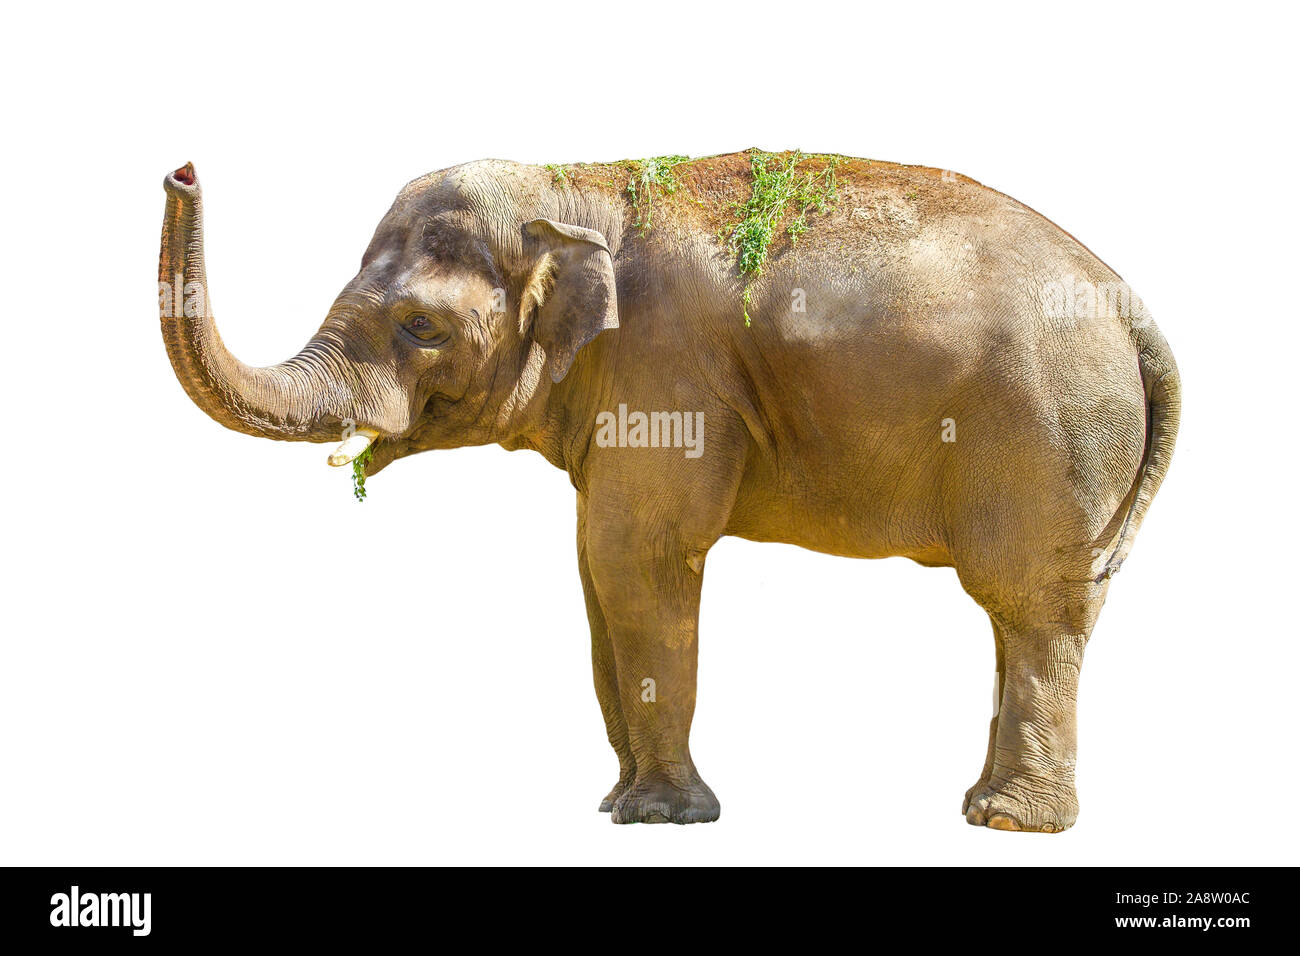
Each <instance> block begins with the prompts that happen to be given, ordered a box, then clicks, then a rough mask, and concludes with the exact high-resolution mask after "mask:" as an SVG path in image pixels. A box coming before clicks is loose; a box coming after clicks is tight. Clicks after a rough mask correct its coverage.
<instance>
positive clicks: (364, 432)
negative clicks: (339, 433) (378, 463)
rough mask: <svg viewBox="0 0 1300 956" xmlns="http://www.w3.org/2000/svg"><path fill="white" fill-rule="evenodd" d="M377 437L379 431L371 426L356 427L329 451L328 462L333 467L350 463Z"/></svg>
mask: <svg viewBox="0 0 1300 956" xmlns="http://www.w3.org/2000/svg"><path fill="white" fill-rule="evenodd" d="M378 438H379V432H377V431H375V430H374V429H373V428H358V429H357V430H356V431H355V432H353V433H352V434H351V435H349V436H348V437H347V438H345V439H343V441H342V442H340V443H339V446H338V447H337V448H335V449H334V451H333V452H331V453H330V457H329V463H330V464H331V465H333V466H334V467H335V468H338V467H340V466H342V465H350V464H351V463H352V462H353V460H354V459H356V458H357V457H359V456H360V455H361V454H363V453H364V452H365V450H366V449H367V448H369V447H370V446H371V445H373V444H374V443H375V441H376V440H377V439H378Z"/></svg>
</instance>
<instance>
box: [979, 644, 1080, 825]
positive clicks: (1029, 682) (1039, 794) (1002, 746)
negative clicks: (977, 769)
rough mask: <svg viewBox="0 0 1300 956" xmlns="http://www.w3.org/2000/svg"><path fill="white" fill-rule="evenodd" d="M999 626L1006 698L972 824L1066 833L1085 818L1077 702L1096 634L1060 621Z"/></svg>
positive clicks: (980, 784) (1003, 689) (1001, 707)
mask: <svg viewBox="0 0 1300 956" xmlns="http://www.w3.org/2000/svg"><path fill="white" fill-rule="evenodd" d="M999 624H1000V627H1001V630H1002V663H1003V668H1002V674H1003V678H1002V700H1001V706H1000V708H999V713H998V718H997V721H996V729H995V732H994V739H993V750H992V766H991V767H990V768H989V770H988V773H987V776H986V777H985V779H983V780H982V781H981V782H980V783H979V784H977V785H976V786H975V788H974V789H973V790H972V792H971V794H970V797H969V801H968V805H967V810H966V821H967V822H968V823H971V824H974V825H976V826H988V827H993V828H995V829H999V830H1034V831H1041V832H1048V833H1052V832H1059V831H1061V830H1064V829H1066V828H1068V827H1069V826H1070V825H1071V824H1073V823H1074V820H1075V817H1076V816H1078V813H1079V802H1078V798H1077V796H1076V795H1075V789H1074V765H1075V750H1076V736H1075V701H1076V698H1077V695H1078V689H1079V670H1080V667H1081V666H1082V664H1083V649H1084V645H1085V644H1086V643H1087V640H1088V630H1089V629H1090V628H1084V627H1079V626H1072V625H1070V624H1068V623H1066V622H1063V621H1056V620H1053V621H1051V622H1050V623H1033V624H1030V623H1015V624H1013V623H1010V622H1007V621H1006V620H1001V621H1000V622H999Z"/></svg>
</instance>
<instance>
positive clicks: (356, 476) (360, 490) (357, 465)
mask: <svg viewBox="0 0 1300 956" xmlns="http://www.w3.org/2000/svg"><path fill="white" fill-rule="evenodd" d="M374 455H375V446H374V445H367V446H366V450H365V451H363V452H362V453H361V454H359V455H357V457H356V458H353V459H352V494H353V496H354V497H355V498H356V499H357V501H365V500H366V465H367V464H369V463H370V459H371V458H373V457H374Z"/></svg>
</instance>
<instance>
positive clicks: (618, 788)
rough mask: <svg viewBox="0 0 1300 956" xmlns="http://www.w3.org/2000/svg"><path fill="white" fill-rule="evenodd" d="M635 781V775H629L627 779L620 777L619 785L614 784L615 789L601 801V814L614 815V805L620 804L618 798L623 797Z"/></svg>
mask: <svg viewBox="0 0 1300 956" xmlns="http://www.w3.org/2000/svg"><path fill="white" fill-rule="evenodd" d="M635 780H636V774H635V773H631V774H628V775H627V776H625V777H619V778H618V783H616V784H614V788H613V789H612V790H610V791H609V793H608V794H606V795H605V799H604V800H602V801H600V807H599V810H600V812H601V813H612V812H613V810H614V804H615V803H617V802H618V798H619V797H621V796H623V794H624V793H625V792H626V791H627V790H628V788H629V787H631V786H632V783H633V782H634V781H635Z"/></svg>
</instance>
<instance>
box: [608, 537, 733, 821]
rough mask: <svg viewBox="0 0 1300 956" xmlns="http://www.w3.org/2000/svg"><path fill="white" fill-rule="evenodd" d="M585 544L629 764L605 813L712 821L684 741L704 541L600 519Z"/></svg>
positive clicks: (715, 810) (713, 802)
mask: <svg viewBox="0 0 1300 956" xmlns="http://www.w3.org/2000/svg"><path fill="white" fill-rule="evenodd" d="M593 523H594V522H593ZM710 543H711V542H710ZM588 548H589V550H588V558H589V561H590V566H591V576H592V580H593V582H594V584H595V586H596V591H597V594H598V596H599V603H600V607H601V609H602V610H603V612H604V617H605V622H606V625H607V629H608V633H609V637H610V640H611V644H612V647H613V651H614V661H615V668H614V671H613V673H614V676H615V680H616V682H617V685H618V694H619V699H620V701H621V703H622V713H623V716H624V718H625V719H626V724H627V734H628V744H629V746H630V748H631V752H632V760H633V763H634V766H635V776H634V778H633V780H632V784H631V786H630V787H628V788H627V789H626V790H624V791H623V792H622V793H621V794H620V795H619V796H618V798H617V799H616V800H615V801H614V806H613V811H612V815H611V816H612V819H613V821H614V822H615V823H704V822H708V821H711V820H716V819H717V818H718V814H719V812H720V810H719V805H718V800H717V798H716V797H715V796H714V795H713V791H712V790H710V789H709V787H708V786H707V785H706V784H705V783H704V781H703V780H702V779H700V775H699V773H698V772H697V771H696V769H695V763H694V762H693V761H692V759H691V753H690V747H689V742H688V738H689V735H690V729H691V719H692V717H693V716H694V713H695V668H696V659H697V650H698V643H697V632H698V623H699V608H700V588H701V583H702V572H703V559H704V553H705V551H707V545H703V546H700V547H695V548H692V547H689V546H687V544H686V543H685V542H684V541H683V540H682V539H681V537H680V536H679V535H678V534H676V533H673V532H669V531H664V532H659V533H646V532H645V531H644V530H643V529H637V528H632V527H629V526H628V525H627V524H625V523H622V522H609V523H607V524H606V526H605V527H604V528H603V529H599V530H597V529H596V528H593V529H592V532H591V533H589V536H588Z"/></svg>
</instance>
